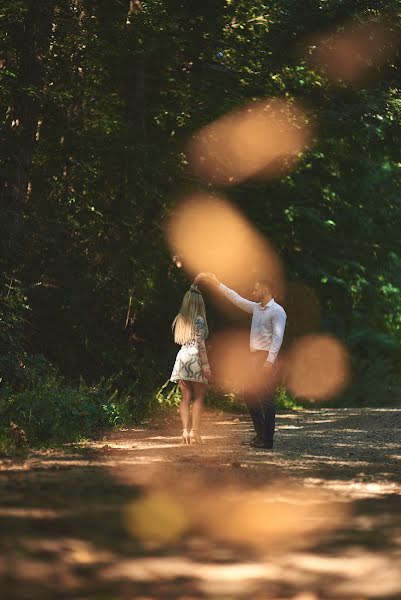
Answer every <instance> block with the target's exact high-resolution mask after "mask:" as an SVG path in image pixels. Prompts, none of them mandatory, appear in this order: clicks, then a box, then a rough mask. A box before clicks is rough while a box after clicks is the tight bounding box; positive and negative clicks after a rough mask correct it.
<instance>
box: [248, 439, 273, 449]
mask: <svg viewBox="0 0 401 600" xmlns="http://www.w3.org/2000/svg"><path fill="white" fill-rule="evenodd" d="M250 445H251V446H252V448H260V449H262V450H273V442H265V441H264V440H262V439H260V438H259V439H258V440H255V441H252V442H251V444H250Z"/></svg>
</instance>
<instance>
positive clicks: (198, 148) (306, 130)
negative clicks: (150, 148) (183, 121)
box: [188, 98, 311, 185]
mask: <svg viewBox="0 0 401 600" xmlns="http://www.w3.org/2000/svg"><path fill="white" fill-rule="evenodd" d="M310 129H311V127H310V122H309V117H308V116H307V115H306V113H305V111H304V110H303V109H302V108H301V106H300V105H299V103H298V104H297V103H296V102H294V101H292V102H289V101H287V100H280V99H277V98H266V99H264V100H261V101H257V102H251V103H249V104H247V105H245V106H244V107H242V108H240V109H237V110H234V111H232V112H231V113H228V114H226V115H224V116H223V117H220V118H219V119H217V120H216V121H214V122H213V123H211V124H209V125H207V126H206V127H204V128H203V129H201V130H200V131H198V132H197V133H196V134H195V135H194V136H193V139H192V141H191V142H190V144H189V147H188V158H189V163H190V167H191V169H192V171H193V172H194V173H195V174H196V175H197V176H198V177H199V178H200V179H203V180H204V181H206V182H212V183H217V184H223V185H236V184H238V183H240V182H241V181H244V180H246V179H249V178H251V177H257V178H261V177H262V178H269V177H272V176H275V175H279V174H282V173H283V172H285V171H287V170H289V169H291V168H293V167H295V166H296V163H297V162H298V160H299V158H300V156H301V153H302V152H303V151H304V150H305V149H306V147H307V145H308V143H309V141H310Z"/></svg>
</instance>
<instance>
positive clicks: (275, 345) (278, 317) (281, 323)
mask: <svg viewBox="0 0 401 600" xmlns="http://www.w3.org/2000/svg"><path fill="white" fill-rule="evenodd" d="M286 320H287V316H286V314H285V312H284V311H281V310H280V311H278V310H276V311H275V313H274V315H273V318H272V343H271V346H270V350H269V354H268V356H267V359H266V362H269V363H274V361H275V360H276V358H277V355H278V353H279V350H280V348H281V344H282V343H283V337H284V331H285V323H286Z"/></svg>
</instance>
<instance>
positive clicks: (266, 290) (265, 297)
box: [252, 279, 274, 302]
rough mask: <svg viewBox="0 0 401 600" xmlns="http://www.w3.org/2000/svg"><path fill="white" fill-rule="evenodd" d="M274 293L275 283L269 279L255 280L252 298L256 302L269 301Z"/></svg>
mask: <svg viewBox="0 0 401 600" xmlns="http://www.w3.org/2000/svg"><path fill="white" fill-rule="evenodd" d="M273 295H274V288H273V283H272V282H271V281H270V280H269V279H258V280H257V281H255V284H254V286H253V291H252V298H253V300H254V301H255V302H266V301H267V302H268V301H269V300H270V298H272V297H273Z"/></svg>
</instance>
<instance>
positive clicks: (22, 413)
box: [0, 0, 401, 439]
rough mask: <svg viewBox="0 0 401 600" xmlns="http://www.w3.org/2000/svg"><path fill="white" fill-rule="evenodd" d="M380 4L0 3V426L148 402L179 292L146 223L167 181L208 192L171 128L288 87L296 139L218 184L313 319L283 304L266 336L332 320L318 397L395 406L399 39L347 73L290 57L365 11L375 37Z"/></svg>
mask: <svg viewBox="0 0 401 600" xmlns="http://www.w3.org/2000/svg"><path fill="white" fill-rule="evenodd" d="M400 17H401V5H400V4H399V2H398V1H397V0H389V1H382V0H370V1H369V0H304V1H303V2H297V1H294V0H271V1H270V2H251V1H250V0H240V1H238V2H233V1H231V0H225V1H223V0H204V1H203V2H199V1H195V0H188V1H187V2H180V1H176V0H164V1H163V0H154V1H149V2H147V1H146V0H143V1H142V2H140V1H139V0H131V1H129V0H41V1H40V2H38V1H36V0H30V1H29V0H25V1H24V0H1V1H0V40H1V41H0V67H1V68H0V75H1V83H0V91H1V104H0V106H1V130H0V147H1V170H0V199H1V209H2V210H1V221H0V248H1V251H0V267H1V270H0V283H1V285H0V376H1V389H0V394H1V396H0V402H1V413H2V417H1V418H2V422H3V425H4V426H6V425H7V426H8V423H9V421H10V419H11V420H13V421H14V422H15V423H17V424H18V425H20V426H23V427H25V429H27V431H28V433H29V432H31V435H32V437H37V438H38V439H45V438H46V436H47V437H49V435H50V436H53V437H56V438H57V437H60V438H61V437H74V436H78V435H86V434H88V433H91V432H92V431H96V430H97V429H98V428H100V427H103V426H106V425H108V424H113V423H119V422H122V421H123V420H124V419H127V418H143V416H144V415H146V413H147V411H148V410H149V407H151V406H152V402H153V401H154V398H155V393H156V391H157V390H158V389H159V388H160V386H162V385H163V383H164V382H165V381H166V380H167V379H168V377H169V374H170V371H171V366H172V362H173V359H174V356H175V352H176V347H175V346H174V344H173V341H172V337H171V322H172V320H173V318H174V316H175V314H176V312H177V310H178V307H179V303H180V301H181V297H182V294H183V292H184V291H185V290H186V289H187V286H188V279H187V277H186V275H185V273H184V272H183V270H182V269H179V268H177V265H176V264H175V263H174V261H173V260H172V256H171V254H170V252H169V249H168V248H167V246H166V243H165V240H164V236H163V223H164V220H165V218H166V216H167V215H168V214H169V213H170V211H171V210H172V208H173V206H174V202H175V199H176V197H177V195H178V194H182V193H183V192H185V191H193V190H199V189H208V191H210V190H213V189H214V187H213V185H212V184H210V185H208V184H207V182H201V181H199V180H197V178H196V177H195V176H194V175H193V174H191V172H190V171H189V170H188V168H187V157H186V153H185V148H186V143H187V141H188V139H190V137H191V135H193V133H194V132H196V131H197V130H198V129H199V128H200V127H202V126H204V125H206V124H208V123H210V122H212V121H213V120H214V119H216V118H217V117H219V116H221V115H223V114H225V113H226V112H227V111H229V110H231V109H234V108H236V107H238V106H241V105H243V104H244V103H246V102H248V101H250V100H253V99H258V98H263V97H266V96H273V97H280V98H287V99H297V100H299V101H302V102H303V103H304V105H305V106H307V107H308V110H309V112H310V114H311V115H312V118H313V120H314V123H315V128H314V140H313V143H312V144H311V145H310V148H308V149H307V151H306V152H305V153H304V154H303V156H302V159H301V160H300V162H299V163H298V164H297V166H296V168H294V169H293V170H291V171H290V172H285V173H283V174H281V175H279V176H276V177H273V178H270V179H269V180H267V181H262V180H255V181H246V182H242V183H241V184H238V185H236V186H232V187H231V188H230V189H228V190H224V189H223V190H221V191H223V192H224V193H227V195H228V196H229V197H230V198H231V200H232V201H233V202H234V203H235V204H236V205H237V206H238V207H239V208H240V210H241V211H242V212H243V213H244V214H245V215H246V216H247V217H248V218H249V220H250V221H251V222H252V223H253V224H254V225H255V226H256V227H257V228H258V229H259V230H260V231H261V232H263V233H264V234H265V235H266V236H267V237H268V239H269V240H270V241H271V242H272V243H273V244H274V246H275V248H276V249H277V251H278V253H279V255H280V257H281V259H282V261H283V264H284V266H285V270H286V275H287V278H288V280H289V281H290V282H291V281H301V282H303V283H304V284H305V285H307V286H308V287H309V289H312V290H313V291H314V293H315V296H316V297H317V298H318V301H319V304H320V307H321V321H320V323H318V324H317V323H316V319H315V318H313V319H312V320H311V322H309V321H308V319H307V318H306V317H305V314H307V313H308V311H307V309H306V308H305V305H307V304H308V301H309V300H310V298H309V299H308V297H305V298H299V297H298V298H293V299H291V298H287V304H286V308H287V312H288V317H289V320H288V323H289V325H288V330H287V335H286V343H288V340H289V339H293V338H295V337H296V336H297V335H300V334H302V333H305V332H308V331H310V330H314V329H316V328H317V327H319V328H320V329H321V330H324V331H330V332H332V333H334V334H335V335H336V336H337V337H338V338H340V339H341V340H342V341H343V342H344V343H345V344H346V346H347V347H348V349H349V352H350V354H351V357H352V372H353V377H352V382H351V384H350V385H349V387H348V388H347V390H346V391H345V392H344V393H343V394H342V395H341V397H339V398H337V399H335V401H336V402H342V403H345V404H348V405H357V406H364V405H393V404H397V403H398V404H399V403H400V400H401V394H400V385H401V375H400V359H401V296H400V289H401V236H400V225H401V202H400V192H401V169H400V167H401V150H400V147H401V145H400V129H399V128H400V120H401V71H400V50H399V47H398V48H397V47H394V48H393V51H392V52H390V53H388V56H387V55H386V58H385V60H382V61H377V64H375V61H372V63H373V64H372V65H368V67H369V68H367V69H366V72H365V73H364V77H363V78H361V79H359V80H357V81H352V82H350V81H346V80H343V79H341V78H340V79H336V80H333V79H331V78H330V77H329V76H328V74H327V73H325V71H324V69H323V70H317V69H315V67H314V65H313V64H312V63H311V62H310V60H309V56H310V53H311V49H313V48H312V46H313V39H314V37H315V36H316V35H318V34H321V33H322V32H323V33H325V34H327V35H330V34H335V33H336V32H338V31H342V29H343V28H344V27H345V26H346V24H347V23H353V24H354V25H358V23H364V22H366V21H367V20H368V21H369V22H373V23H374V22H383V19H385V22H386V23H387V27H388V32H389V34H388V35H389V37H388V38H383V40H382V44H383V52H384V53H385V50H386V48H385V46H386V43H387V41H386V40H387V39H390V38H391V39H395V37H397V35H398V34H399V33H400V32H401V26H400V22H401V21H400ZM394 36H395V37H394ZM313 297H314V296H313ZM305 311H306V312H305ZM210 322H211V325H212V326H213V327H214V328H218V327H220V326H221V325H222V324H223V325H224V318H223V316H222V315H221V314H219V313H218V311H216V310H215V309H214V308H213V306H211V307H210ZM67 423H68V425H67Z"/></svg>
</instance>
